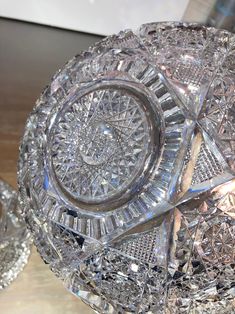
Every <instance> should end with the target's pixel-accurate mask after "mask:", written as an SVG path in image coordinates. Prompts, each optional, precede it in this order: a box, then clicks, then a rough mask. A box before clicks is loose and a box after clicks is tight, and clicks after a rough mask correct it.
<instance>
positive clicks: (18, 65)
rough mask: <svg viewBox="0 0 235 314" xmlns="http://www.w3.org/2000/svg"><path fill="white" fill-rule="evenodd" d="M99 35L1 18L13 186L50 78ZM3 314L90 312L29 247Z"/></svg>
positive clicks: (1, 154) (3, 153)
mask: <svg viewBox="0 0 235 314" xmlns="http://www.w3.org/2000/svg"><path fill="white" fill-rule="evenodd" d="M99 39H100V37H98V36H92V35H87V34H82V33H76V32H70V31H65V30H60V29H55V28H50V27H45V26H39V25H34V24H29V23H24V22H17V21H12V20H7V19H0V177H2V178H3V179H5V180H6V181H7V182H9V183H10V184H11V185H12V186H14V187H16V169H17V159H18V147H19V141H20V138H21V136H22V134H23V130H24V124H25V121H26V118H27V116H28V114H29V112H30V111H31V110H32V107H33V105H34V103H35V100H36V99H37V97H38V96H39V94H40V92H41V90H42V89H43V87H44V86H45V85H46V84H47V83H48V82H49V80H50V77H51V76H52V75H53V74H54V73H55V71H56V70H57V69H59V68H60V67H61V66H62V65H63V64H64V63H65V62H66V61H67V60H68V59H70V58H71V57H72V56H73V55H75V54H77V53H78V52H80V51H81V50H85V49H87V48H88V47H89V45H91V44H93V43H94V42H96V41H97V40H99ZM0 313H1V314H41V313H45V314H71V313H81V314H88V313H90V314H91V313H92V311H91V310H90V309H89V308H88V307H87V306H86V305H84V304H83V303H82V302H81V301H80V300H79V299H77V298H76V297H74V296H73V295H71V294H70V293H69V292H67V291H66V290H65V288H64V287H63V284H62V282H61V281H60V280H59V279H57V278H56V277H55V276H54V275H53V273H52V272H51V271H50V270H49V269H48V266H47V265H45V264H44V263H43V262H42V260H41V258H40V257H39V255H38V253H37V252H36V250H35V249H33V252H32V255H31V257H30V260H29V263H28V265H27V266H26V267H25V270H24V271H23V272H22V273H21V274H20V276H19V277H18V278H17V279H16V280H15V282H14V283H12V285H11V286H10V287H9V288H7V289H6V290H4V291H2V292H1V293H0Z"/></svg>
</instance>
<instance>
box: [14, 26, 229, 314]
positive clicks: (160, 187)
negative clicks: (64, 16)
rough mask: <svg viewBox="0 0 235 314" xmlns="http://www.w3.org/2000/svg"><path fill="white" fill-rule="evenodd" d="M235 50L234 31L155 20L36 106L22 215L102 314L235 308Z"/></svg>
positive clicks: (59, 80) (81, 67) (112, 39)
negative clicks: (234, 286) (233, 284)
mask: <svg viewBox="0 0 235 314" xmlns="http://www.w3.org/2000/svg"><path fill="white" fill-rule="evenodd" d="M234 55H235V35H233V34H231V33H229V32H226V31H222V30H216V29H214V28H206V27H204V26H200V25H197V24H185V23H153V24H146V25H142V26H141V28H140V29H139V31H138V32H137V33H133V32H132V31H124V32H121V33H119V34H118V35H115V36H109V37H107V38H105V39H104V40H102V41H101V42H99V43H97V44H96V45H95V46H93V47H91V48H90V49H89V50H88V51H87V52H83V53H81V54H79V55H78V56H76V57H74V58H73V59H72V60H70V61H69V62H68V63H67V64H66V65H65V66H64V68H62V69H61V70H60V71H59V72H58V73H57V74H56V75H55V76H54V77H53V80H52V82H51V84H50V85H49V86H48V87H47V88H46V89H45V90H44V92H43V93H42V95H41V97H40V98H39V100H38V101H37V103H36V106H35V108H34V110H33V112H32V113H31V115H30V116H29V118H28V121H27V124H26V128H25V134H24V137H23V140H22V145H21V150H20V161H19V188H20V196H21V208H22V211H23V214H24V215H25V217H26V219H27V222H28V224H29V226H30V228H31V230H32V233H33V236H34V241H35V244H36V246H37V248H38V250H39V252H40V254H41V255H42V258H43V259H44V260H45V261H46V262H47V263H49V264H50V267H51V269H52V270H53V271H54V272H55V273H56V274H57V275H58V276H60V277H61V278H62V279H63V280H64V282H65V284H66V286H67V287H68V289H69V290H70V291H72V292H73V293H74V294H76V295H77V296H79V297H80V298H82V300H83V301H85V302H86V303H88V304H89V305H90V306H92V308H94V309H95V310H96V311H98V312H100V313H149V314H150V313H214V312H223V313H231V311H233V310H234V301H233V298H234V295H235V291H234V288H233V286H232V283H233V282H234V279H235V278H234V269H233V266H234V243H235V241H234V240H235V239H234V231H235V230H234V228H235V224H234V218H235V207H234V204H235V194H234V193H235V174H234V171H235V145H234V143H235V134H234V132H235V131H234V130H235V102H234V100H235V97H234V95H235V61H234V60H235V58H234ZM213 311H214V312H213Z"/></svg>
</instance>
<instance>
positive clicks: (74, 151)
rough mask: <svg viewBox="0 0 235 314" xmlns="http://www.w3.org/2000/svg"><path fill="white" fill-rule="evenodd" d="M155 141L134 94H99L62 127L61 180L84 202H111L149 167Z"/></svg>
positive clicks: (56, 155) (57, 159) (56, 143)
mask: <svg viewBox="0 0 235 314" xmlns="http://www.w3.org/2000/svg"><path fill="white" fill-rule="evenodd" d="M149 137H150V134H149V128H148V122H147V119H146V116H145V113H144V111H143V109H142V108H141V103H140V100H138V99H137V98H136V97H134V95H132V94H130V93H128V92H125V91H119V90H115V89H103V90H102V89H101V90H96V91H93V92H91V93H89V94H87V95H85V96H82V97H81V98H79V99H77V100H76V101H74V102H73V103H72V104H71V105H70V106H69V108H66V110H65V111H63V113H62V115H61V117H60V119H59V121H58V122H57V123H56V127H55V130H54V134H53V141H52V153H53V167H54V169H55V173H56V176H57V178H58V179H59V180H60V183H61V185H62V186H64V187H65V188H66V190H67V191H68V192H69V193H70V194H71V195H72V196H73V197H75V198H78V199H79V200H84V201H88V202H89V201H101V200H104V199H107V198H110V196H112V195H114V194H117V193H118V192H121V191H123V190H125V189H127V188H128V185H130V183H131V182H132V181H133V180H134V179H135V177H136V176H137V174H138V172H139V170H140V169H141V168H143V165H144V162H145V159H146V154H147V151H148V145H149Z"/></svg>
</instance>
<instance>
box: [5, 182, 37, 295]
mask: <svg viewBox="0 0 235 314" xmlns="http://www.w3.org/2000/svg"><path fill="white" fill-rule="evenodd" d="M16 205H17V194H16V192H15V191H13V189H12V188H11V187H10V186H9V185H8V184H7V183H5V182H4V181H2V180H1V179H0V290H1V289H3V288H5V287H6V286H8V285H9V284H10V283H11V281H12V280H14V279H15V278H16V276H17V275H18V273H19V272H20V271H21V270H22V269H23V267H24V266H25V264H26V263H27V260H28V256H29V254H30V246H31V239H30V235H29V232H28V231H27V229H26V225H25V223H24V222H23V220H22V219H21V218H20V217H19V216H18V215H17V213H16Z"/></svg>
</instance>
